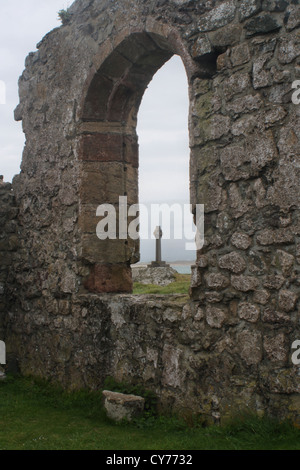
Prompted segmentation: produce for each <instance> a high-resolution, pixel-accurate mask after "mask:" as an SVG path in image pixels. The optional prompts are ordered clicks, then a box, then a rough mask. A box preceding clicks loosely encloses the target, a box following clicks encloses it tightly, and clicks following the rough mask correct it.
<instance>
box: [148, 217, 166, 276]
mask: <svg viewBox="0 0 300 470" xmlns="http://www.w3.org/2000/svg"><path fill="white" fill-rule="evenodd" d="M153 235H154V236H155V238H156V250H155V261H152V263H151V264H150V266H151V267H156V268H157V267H163V266H168V265H167V264H166V262H165V261H162V260H161V239H162V236H163V233H162V229H161V227H159V226H158V227H156V229H155V230H154V233H153Z"/></svg>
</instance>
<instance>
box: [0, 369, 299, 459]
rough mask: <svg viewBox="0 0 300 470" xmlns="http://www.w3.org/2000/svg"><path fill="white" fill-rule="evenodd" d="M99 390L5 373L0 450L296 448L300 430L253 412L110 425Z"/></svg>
mask: <svg viewBox="0 0 300 470" xmlns="http://www.w3.org/2000/svg"><path fill="white" fill-rule="evenodd" d="M101 402H102V400H101V392H100V391H99V392H92V391H87V390H84V391H78V392H66V391H64V390H62V389H61V388H60V387H58V386H53V385H50V384H49V383H47V382H45V381H43V380H37V379H33V378H24V377H15V376H9V377H8V379H7V380H6V382H0V449H1V450H116V449H117V450H202V449H205V450H226V449H251V450H253V449H295V450H300V430H299V429H296V428H295V427H293V426H292V425H291V424H290V423H288V422H286V423H278V422H276V421H272V420H270V419H259V418H257V417H253V416H245V417H239V418H237V419H235V420H233V421H231V422H230V423H228V424H226V425H224V426H219V427H216V426H210V427H203V426H202V425H201V421H199V420H198V419H194V420H190V419H189V420H188V421H185V420H183V419H180V418H178V417H174V416H173V417H163V416H154V415H153V414H150V415H149V416H147V415H146V416H145V417H143V418H141V419H140V420H137V421H135V422H134V423H130V424H129V423H121V424H114V423H112V422H111V421H109V420H108V419H107V418H106V416H105V412H104V410H103V408H102V405H101Z"/></svg>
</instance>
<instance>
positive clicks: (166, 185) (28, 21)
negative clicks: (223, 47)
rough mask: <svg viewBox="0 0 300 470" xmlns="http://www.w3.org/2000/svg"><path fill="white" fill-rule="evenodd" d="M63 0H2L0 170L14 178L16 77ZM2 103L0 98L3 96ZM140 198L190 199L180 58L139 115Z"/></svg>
mask: <svg viewBox="0 0 300 470" xmlns="http://www.w3.org/2000/svg"><path fill="white" fill-rule="evenodd" d="M71 3H72V2H68V1H64V0H10V1H9V2H6V1H4V0H1V4H0V83H1V82H4V83H5V87H6V104H0V138H1V145H0V174H3V175H4V180H5V181H11V180H12V178H13V176H14V175H15V174H17V173H19V171H20V163H21V158H22V150H23V146H24V134H23V132H22V124H21V122H15V121H14V117H13V111H14V109H15V107H16V106H17V104H18V101H19V99H18V78H19V76H20V75H21V74H22V72H23V70H24V61H25V58H26V56H27V55H28V53H29V52H31V51H35V50H36V44H37V43H38V42H39V41H40V40H41V39H42V38H43V36H45V34H47V33H48V32H49V31H50V30H51V29H53V28H55V27H57V26H60V24H61V23H60V20H59V19H58V11H59V10H61V9H66V8H67V7H68V6H70V4H71ZM0 101H1V99H0ZM138 135H139V143H140V181H139V183H140V202H141V203H146V202H158V203H163V202H175V201H179V202H181V203H186V204H188V203H189V145H188V87H187V78H186V74H185V70H184V67H183V64H182V62H181V59H180V58H178V57H176V56H175V57H173V58H172V59H171V60H170V61H169V62H168V63H167V64H165V65H164V66H163V67H162V69H160V70H159V71H158V72H157V74H156V75H155V76H154V79H153V80H152V82H151V83H150V85H149V87H148V90H147V91H146V93H145V95H144V98H143V101H142V104H141V108H140V112H139V115H138Z"/></svg>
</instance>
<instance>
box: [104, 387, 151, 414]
mask: <svg viewBox="0 0 300 470" xmlns="http://www.w3.org/2000/svg"><path fill="white" fill-rule="evenodd" d="M102 394H103V397H104V408H105V410H106V413H107V416H108V417H109V418H110V419H112V420H113V421H122V420H123V419H127V420H128V421H131V420H132V419H133V418H136V417H138V416H139V415H141V414H142V412H143V411H144V406H145V399H144V398H142V397H139V396H136V395H126V394H124V393H117V392H111V391H109V390H104V391H103V392H102Z"/></svg>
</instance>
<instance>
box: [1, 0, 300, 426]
mask: <svg viewBox="0 0 300 470" xmlns="http://www.w3.org/2000/svg"><path fill="white" fill-rule="evenodd" d="M70 13H71V19H70V22H68V23H67V24H66V25H63V26H62V27H60V28H57V29H55V30H53V31H52V32H50V33H49V34H47V35H46V36H45V38H44V39H43V40H42V41H41V43H39V45H38V50H37V52H34V53H30V54H29V56H28V57H27V59H26V63H25V65H26V68H25V71H24V73H23V75H22V76H21V77H20V82H19V90H20V104H19V106H18V107H17V109H16V111H15V118H16V119H17V120H22V124H23V130H24V132H25V136H26V146H25V148H24V153H23V161H22V166H21V173H20V175H18V176H16V177H15V179H14V181H13V185H12V188H13V191H12V190H11V187H10V185H5V186H3V185H1V186H0V198H1V214H0V216H1V222H2V221H3V222H2V223H1V227H3V235H1V240H0V243H1V245H0V251H1V255H3V257H2V259H4V260H5V261H4V262H1V279H0V289H1V290H0V305H1V311H2V314H1V321H0V328H1V329H2V330H0V331H2V332H3V334H4V336H5V338H4V339H5V340H6V343H7V350H8V355H9V357H11V358H15V359H16V360H17V361H18V364H19V367H20V370H21V372H22V373H24V374H34V375H40V376H44V377H49V378H51V379H52V380H54V381H59V382H61V383H62V384H63V385H64V386H66V387H71V388H72V387H83V386H85V387H86V386H87V387H91V388H99V387H101V385H102V384H103V380H104V379H105V377H107V376H108V375H112V376H114V377H115V378H116V379H117V380H123V381H129V382H132V383H142V384H143V385H144V386H145V387H146V388H149V389H151V390H154V391H155V392H156V393H157V394H158V396H159V398H160V402H161V404H162V405H163V406H165V407H168V408H170V409H181V410H185V411H186V412H190V411H193V412H195V413H202V414H203V415H204V416H205V417H206V418H207V419H208V420H211V419H214V420H219V418H220V417H221V418H223V417H225V416H227V415H228V414H230V413H233V412H235V411H237V410H242V409H244V408H250V409H251V410H255V411H256V412H258V413H260V414H262V413H269V414H271V415H275V416H278V417H280V418H284V417H287V416H288V417H291V418H292V419H294V420H296V421H297V420H298V421H299V409H300V396H299V391H300V384H299V373H300V369H299V366H296V365H293V364H292V361H291V355H292V350H291V345H292V343H293V341H294V340H297V339H300V328H299V317H300V301H299V297H300V295H299V294H300V277H299V270H300V213H299V212H300V211H299V207H300V190H299V181H300V179H299V176H300V170H299V155H300V126H299V116H300V105H299V106H298V105H295V104H294V103H293V102H292V93H293V89H292V83H293V81H294V80H296V79H300V61H299V55H300V31H299V25H300V18H299V5H298V0H293V1H286V0H247V1H246V0H227V1H217V0H212V1H209V2H202V1H197V2H195V1H184V0H173V1H171V0H163V1H162V0H159V1H156V0H155V1H154V0H152V1H149V0H147V1H143V0H134V1H126V0H122V1H111V0H110V1H106V0H101V1H100V0H94V1H87V0H77V1H76V2H74V3H73V5H72V6H71V8H70ZM174 53H175V54H178V55H180V56H181V58H182V60H183V63H184V65H185V68H186V72H187V77H188V82H189V96H190V117H189V131H190V147H191V155H190V181H191V185H190V186H191V202H192V204H193V205H194V206H195V204H197V203H199V204H205V245H204V247H203V249H202V250H200V251H199V252H198V253H197V259H196V260H195V266H194V268H193V273H192V284H191V292H190V300H189V301H187V300H186V299H185V298H184V297H182V296H170V297H169V296H166V297H165V296H164V297H161V296H146V297H145V296H133V295H131V294H130V292H131V287H132V281H131V272H130V263H133V262H136V261H137V260H138V259H139V245H138V242H132V241H131V240H128V241H126V242H124V240H122V241H120V240H116V241H113V242H112V241H109V242H107V243H106V242H101V241H99V240H98V239H97V237H96V234H95V228H96V225H97V222H98V221H99V218H97V217H96V215H95V214H96V208H97V206H98V205H99V204H101V203H104V202H105V203H111V204H117V201H118V196H119V195H127V196H128V204H133V203H136V202H137V201H138V178H137V175H138V137H137V135H136V130H135V129H136V117H137V113H138V108H139V104H140V101H141V99H142V96H143V93H144V91H145V88H146V87H147V85H148V83H149V81H150V80H151V78H152V76H153V75H154V73H155V72H156V71H157V70H158V68H160V67H161V66H162V65H163V64H164V62H166V61H167V60H168V59H169V58H170V57H171V56H172V55H173V54H174ZM16 234H17V235H18V239H16ZM9 240H10V241H9ZM11 360H13V359H11Z"/></svg>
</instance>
